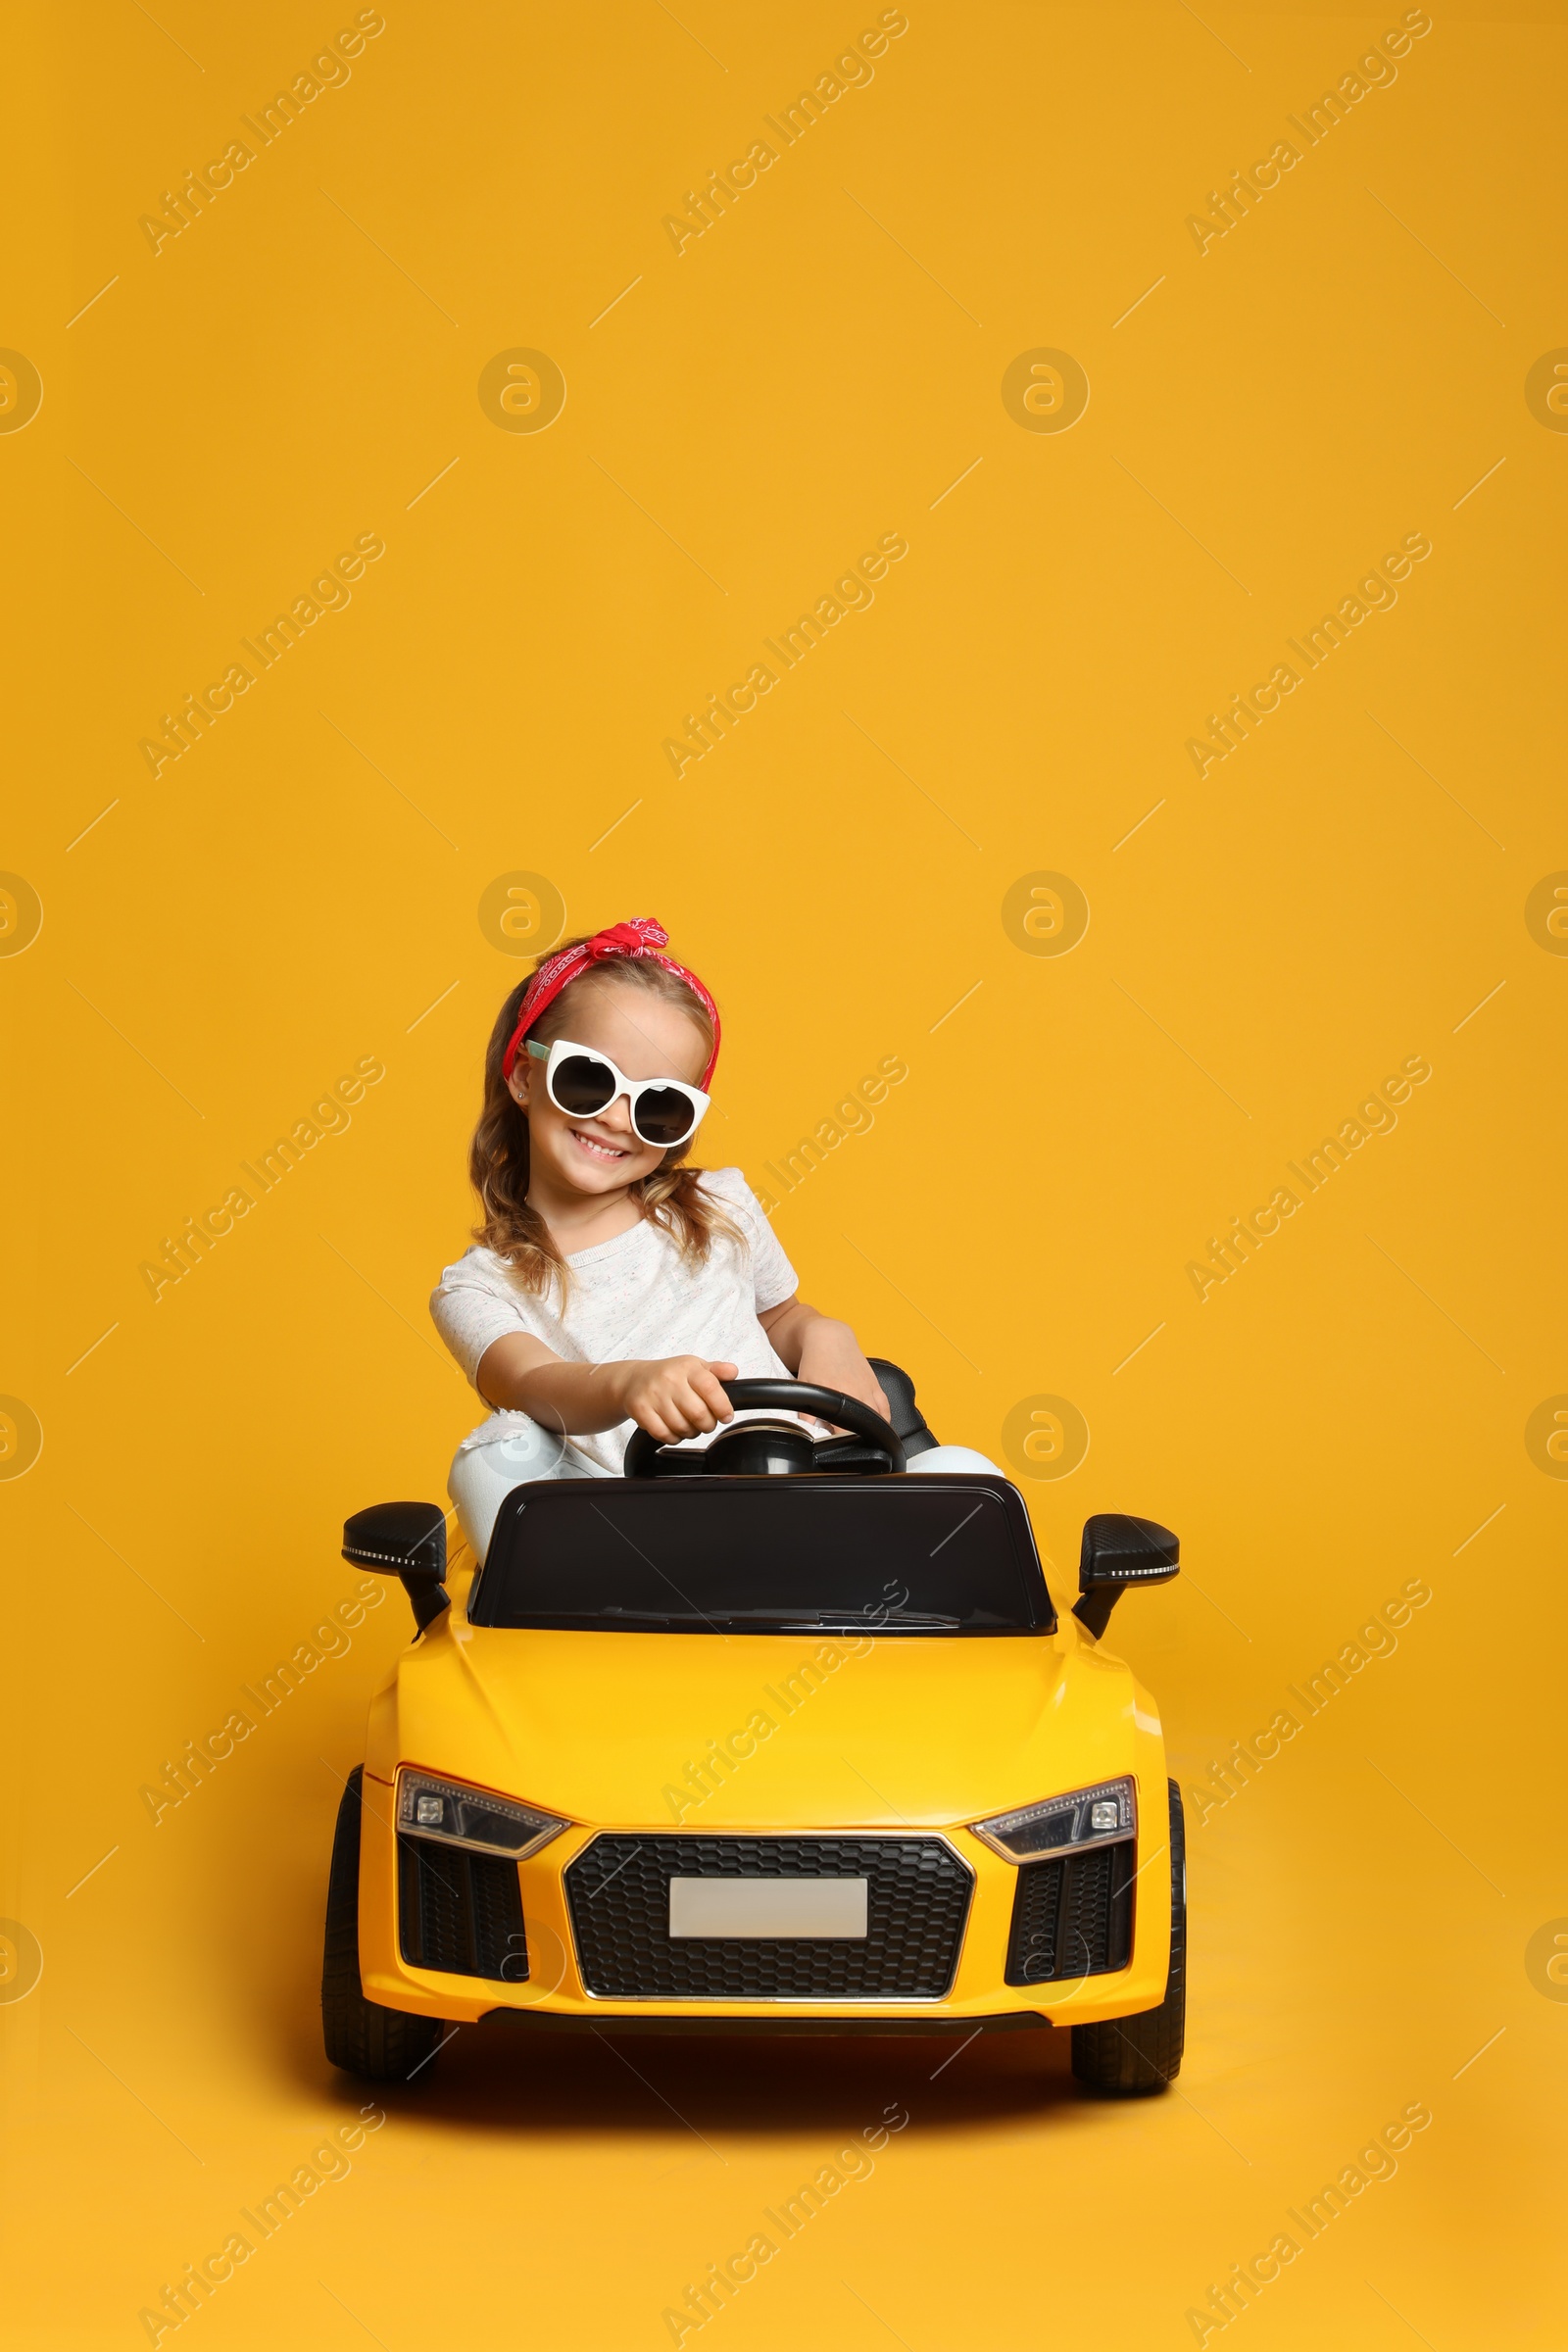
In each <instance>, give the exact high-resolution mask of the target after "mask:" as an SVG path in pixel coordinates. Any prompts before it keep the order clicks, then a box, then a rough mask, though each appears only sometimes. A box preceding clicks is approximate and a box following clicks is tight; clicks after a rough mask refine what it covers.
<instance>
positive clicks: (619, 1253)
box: [430, 1168, 819, 1478]
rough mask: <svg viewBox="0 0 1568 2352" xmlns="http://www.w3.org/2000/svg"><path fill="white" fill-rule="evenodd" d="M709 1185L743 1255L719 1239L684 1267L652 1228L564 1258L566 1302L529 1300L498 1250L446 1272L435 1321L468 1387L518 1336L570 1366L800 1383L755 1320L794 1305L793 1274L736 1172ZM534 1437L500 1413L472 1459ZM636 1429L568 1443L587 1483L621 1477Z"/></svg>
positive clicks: (533, 1294)
mask: <svg viewBox="0 0 1568 2352" xmlns="http://www.w3.org/2000/svg"><path fill="white" fill-rule="evenodd" d="M702 1181H703V1190H704V1191H705V1192H706V1193H708V1194H709V1195H710V1196H711V1198H712V1199H713V1200H714V1201H716V1202H717V1203H718V1204H719V1205H720V1206H721V1207H722V1208H723V1209H724V1210H725V1211H726V1212H727V1213H728V1215H729V1217H730V1219H731V1221H732V1223H734V1224H735V1225H737V1226H738V1227H739V1228H740V1230H741V1232H742V1233H743V1234H744V1235H745V1237H746V1238H745V1242H744V1244H740V1243H736V1242H733V1241H731V1240H730V1238H729V1236H728V1235H727V1234H723V1233H718V1234H715V1235H714V1236H713V1243H712V1248H711V1250H710V1251H709V1254H708V1257H707V1258H706V1260H705V1261H703V1262H702V1263H701V1264H692V1263H690V1262H688V1261H686V1260H683V1259H682V1257H681V1254H680V1250H679V1248H678V1247H677V1245H676V1243H675V1242H674V1240H673V1239H672V1238H671V1236H670V1235H669V1234H667V1233H665V1232H664V1231H662V1228H661V1227H659V1226H657V1225H652V1224H650V1223H648V1221H647V1220H646V1219H643V1220H641V1221H639V1223H637V1224H636V1225H633V1226H631V1227H630V1228H629V1230H628V1231H627V1232H625V1233H618V1234H617V1235H616V1236H615V1238H614V1240H613V1242H601V1243H600V1244H599V1245H598V1247H597V1248H596V1249H593V1250H578V1252H577V1254H576V1255H575V1256H574V1257H568V1258H567V1260H566V1264H567V1267H568V1268H569V1270H570V1274H571V1282H570V1285H569V1288H568V1291H567V1295H566V1298H565V1299H564V1300H563V1299H562V1297H561V1288H560V1285H559V1283H552V1285H551V1287H550V1289H549V1290H548V1291H544V1292H540V1291H525V1290H524V1289H523V1288H522V1286H521V1284H520V1283H519V1282H518V1281H517V1279H516V1276H515V1274H514V1272H513V1270H512V1268H511V1267H510V1266H509V1265H508V1263H507V1261H506V1260H505V1258H502V1257H498V1256H497V1255H496V1253H495V1251H494V1250H485V1249H480V1248H475V1249H472V1250H468V1251H467V1252H466V1255H465V1256H463V1257H461V1258H459V1260H458V1262H457V1264H456V1265H455V1266H448V1267H447V1269H446V1272H445V1273H444V1274H443V1275H442V1277H441V1282H440V1286H439V1288H438V1289H437V1290H436V1291H435V1292H434V1293H433V1295H432V1297H431V1299H430V1312H431V1314H432V1315H433V1316H434V1318H435V1325H436V1329H437V1330H438V1331H439V1332H440V1334H441V1337H442V1338H443V1340H445V1342H446V1344H447V1346H448V1347H449V1348H451V1350H452V1352H453V1354H454V1355H455V1356H456V1357H457V1359H458V1362H459V1363H460V1364H461V1365H462V1366H463V1369H464V1371H465V1372H466V1375H467V1377H468V1379H469V1380H470V1381H471V1380H472V1379H473V1378H474V1376H475V1374H476V1373H477V1371H478V1369H479V1362H480V1359H481V1357H482V1356H483V1354H484V1352H485V1350H486V1348H491V1347H493V1346H494V1345H495V1343H496V1341H497V1340H500V1339H505V1338H506V1337H507V1336H508V1335H509V1334H510V1333H513V1332H526V1333H527V1334H528V1336H529V1337H530V1338H531V1339H536V1340H542V1341H543V1342H544V1344H545V1346H546V1347H547V1348H552V1349H553V1350H554V1352H555V1353H556V1354H557V1355H559V1356H562V1357H564V1360H565V1361H566V1362H567V1363H571V1364H609V1363H624V1362H626V1361H628V1360H629V1359H631V1358H633V1357H638V1358H641V1357H648V1356H655V1357H658V1356H669V1355H700V1356H703V1357H705V1358H706V1360H707V1361H708V1362H710V1363H731V1364H734V1365H736V1366H737V1368H738V1371H739V1375H740V1378H741V1379H742V1380H789V1379H791V1378H792V1377H793V1375H792V1374H791V1372H790V1370H789V1368H788V1366H787V1365H786V1364H784V1363H782V1362H781V1361H780V1359H779V1358H778V1356H776V1355H775V1354H774V1352H773V1349H772V1348H771V1346H770V1345H769V1342H768V1337H767V1334H766V1332H765V1331H764V1330H763V1329H762V1326H761V1324H760V1322H759V1321H758V1319H757V1318H758V1316H759V1315H760V1314H765V1313H766V1311H767V1309H768V1308H769V1307H770V1306H779V1305H781V1304H782V1303H783V1301H784V1300H785V1299H790V1298H793V1297H794V1295H795V1292H796V1290H797V1288H798V1287H799V1284H798V1278H797V1276H796V1272H795V1269H794V1267H793V1266H792V1265H791V1264H790V1261H789V1259H788V1258H787V1257H786V1256H785V1254H784V1252H783V1250H781V1249H780V1247H779V1244H778V1237H777V1236H776V1235H775V1233H774V1231H773V1228H772V1226H771V1225H769V1223H768V1221H767V1218H766V1216H765V1214H764V1213H763V1210H762V1205H761V1203H760V1201H759V1200H758V1198H757V1196H756V1194H755V1193H754V1192H753V1191H752V1189H751V1187H750V1185H749V1184H748V1183H747V1181H746V1179H745V1177H744V1176H743V1175H742V1174H741V1171H740V1169H739V1168H717V1169H714V1170H713V1171H711V1173H709V1174H705V1176H704V1177H703V1180H702ZM528 1426H529V1424H528V1420H527V1416H526V1415H525V1414H522V1413H515V1412H508V1411H499V1412H493V1413H492V1414H491V1415H490V1417H489V1419H488V1420H487V1421H484V1422H481V1424H480V1426H479V1427H478V1428H477V1429H476V1430H474V1431H473V1432H472V1434H471V1435H470V1436H469V1437H467V1438H466V1439H465V1440H464V1448H465V1449H466V1447H467V1446H485V1445H493V1444H496V1443H498V1442H501V1441H503V1440H507V1439H510V1438H512V1437H513V1436H514V1435H515V1433H517V1432H518V1431H519V1430H520V1429H526V1428H527V1427H528ZM635 1427H636V1423H635V1422H633V1421H622V1422H619V1423H617V1424H616V1426H615V1427H614V1428H613V1429H606V1430H601V1431H599V1432H598V1433H597V1434H596V1435H594V1436H592V1437H574V1438H568V1439H567V1441H566V1453H567V1457H568V1459H570V1460H572V1461H573V1463H574V1466H575V1467H576V1468H578V1469H579V1470H581V1471H583V1472H585V1473H586V1475H587V1476H589V1477H599V1478H605V1477H609V1478H618V1477H619V1476H620V1468H621V1457H622V1455H623V1454H624V1452H625V1450H626V1445H627V1441H628V1440H629V1438H630V1437H631V1433H632V1431H633V1429H634V1428H635ZM815 1434H819V1433H817V1432H813V1435H815Z"/></svg>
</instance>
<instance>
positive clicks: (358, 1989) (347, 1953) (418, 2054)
mask: <svg viewBox="0 0 1568 2352" xmlns="http://www.w3.org/2000/svg"><path fill="white" fill-rule="evenodd" d="M364 1779H365V1769H364V1766H363V1765H356V1766H355V1768H354V1771H353V1772H352V1773H351V1774H350V1775H349V1784H348V1787H347V1788H346V1789H344V1791H343V1801H342V1803H341V1804H340V1805H339V1806H338V1809H337V1834H336V1836H335V1837H334V1838H333V1839H332V1869H331V1875H330V1876H329V1878H328V1880H327V1885H326V1957H325V1959H324V1961H323V1963H322V1967H321V2034H322V2038H323V2040H324V2041H325V2043H326V2054H327V2057H328V2059H329V2060H330V2061H331V2063H332V2065H333V2066H340V2067H342V2069H343V2071H344V2073H345V2074H350V2075H364V2076H365V2077H367V2079H368V2081H370V2082H408V2080H409V2079H410V2077H411V2076H412V2075H413V2074H415V2072H416V2071H420V2072H423V2073H428V2071H429V2069H428V2066H427V2065H426V2064H425V2062H426V2061H427V2060H429V2059H431V2058H433V2057H434V2055H435V2052H436V2050H437V2048H438V2047H439V2046H440V2037H441V2026H440V2021H439V2019H437V2018H433V2017H411V2016H409V2014H408V2013H407V2011H405V2010H402V2009H383V2008H381V2007H380V2006H379V2004H378V2003H377V2002H375V2001H368V2000H367V1999H366V1997H365V1987H364V1985H362V1984H361V1982H360V1789H361V1785H362V1783H363V1782H364Z"/></svg>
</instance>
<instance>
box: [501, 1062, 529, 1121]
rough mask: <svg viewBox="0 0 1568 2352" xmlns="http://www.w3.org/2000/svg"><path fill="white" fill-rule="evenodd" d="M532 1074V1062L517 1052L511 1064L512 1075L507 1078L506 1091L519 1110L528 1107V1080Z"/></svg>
mask: <svg viewBox="0 0 1568 2352" xmlns="http://www.w3.org/2000/svg"><path fill="white" fill-rule="evenodd" d="M532 1075H533V1069H532V1064H531V1063H530V1062H529V1061H528V1060H526V1059H525V1058H524V1056H523V1054H518V1055H517V1058H516V1060H515V1062H514V1063H513V1065H512V1076H511V1077H510V1078H509V1079H508V1080H507V1092H508V1094H509V1095H510V1096H511V1097H512V1100H513V1101H514V1103H515V1104H516V1105H517V1108H518V1109H519V1110H526V1109H527V1107H528V1081H529V1079H530V1078H531V1077H532Z"/></svg>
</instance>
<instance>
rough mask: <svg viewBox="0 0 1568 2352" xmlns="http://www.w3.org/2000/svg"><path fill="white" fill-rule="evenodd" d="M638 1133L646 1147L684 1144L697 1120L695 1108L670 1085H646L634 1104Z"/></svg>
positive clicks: (693, 1104)
mask: <svg viewBox="0 0 1568 2352" xmlns="http://www.w3.org/2000/svg"><path fill="white" fill-rule="evenodd" d="M633 1108H634V1112H635V1119H636V1127H637V1132H638V1134H639V1135H640V1136H641V1137H642V1139H643V1142H644V1143H645V1144H662V1145H663V1146H664V1147H665V1149H666V1150H667V1149H668V1147H669V1146H670V1145H671V1144H683V1143H684V1142H685V1141H686V1138H687V1137H688V1136H689V1135H690V1133H691V1131H692V1129H693V1127H694V1126H695V1124H696V1121H697V1106H696V1104H695V1103H688V1102H687V1100H686V1097H685V1096H684V1095H677V1094H676V1092H675V1090H674V1088H673V1087H672V1086H645V1087H643V1088H641V1089H640V1090H639V1092H638V1095H637V1098H636V1102H635V1103H634V1106H633Z"/></svg>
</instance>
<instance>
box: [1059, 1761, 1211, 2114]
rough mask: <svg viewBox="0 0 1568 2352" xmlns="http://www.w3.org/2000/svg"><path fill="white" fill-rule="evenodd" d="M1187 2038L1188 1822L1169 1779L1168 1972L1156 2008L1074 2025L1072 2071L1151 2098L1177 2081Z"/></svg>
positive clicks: (1088, 2084) (1096, 2087) (1090, 2082)
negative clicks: (1089, 2024)
mask: <svg viewBox="0 0 1568 2352" xmlns="http://www.w3.org/2000/svg"><path fill="white" fill-rule="evenodd" d="M1186 2037H1187V1825H1186V1822H1185V1820H1184V1818H1183V1815H1182V1792H1181V1790H1180V1789H1178V1788H1177V1786H1176V1784H1175V1782H1174V1781H1172V1782H1171V1783H1170V1974H1169V1976H1168V1977H1167V1978H1166V1980H1165V1998H1164V1999H1163V2000H1162V2001H1161V2002H1160V2004H1159V2007H1158V2008H1157V2009H1146V2010H1144V2011H1143V2012H1142V2013H1141V2015H1139V2016H1137V2017H1111V2018H1106V2019H1105V2021H1104V2022H1103V2024H1102V2025H1098V2026H1074V2028H1073V2030H1072V2071H1073V2073H1074V2074H1075V2075H1076V2076H1077V2078H1078V2080H1079V2082H1082V2083H1083V2085H1084V2087H1085V2088H1086V2089H1087V2090H1093V2091H1098V2092H1099V2093H1100V2095H1101V2096H1102V2097H1103V2098H1109V2099H1138V2098H1148V2097H1149V2096H1150V2094H1151V2093H1152V2092H1153V2091H1159V2090H1163V2089H1164V2088H1165V2085H1166V2084H1167V2082H1175V2080H1176V2077H1177V2076H1178V2075H1179V2074H1180V2073H1181V2070H1182V2047H1183V2044H1184V2042H1185V2040H1186Z"/></svg>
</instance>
